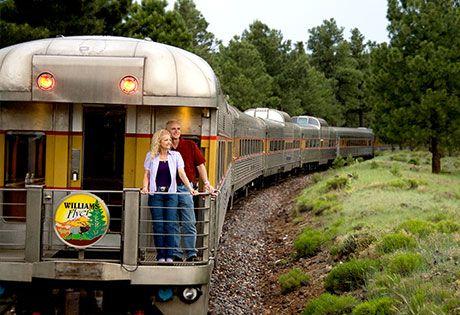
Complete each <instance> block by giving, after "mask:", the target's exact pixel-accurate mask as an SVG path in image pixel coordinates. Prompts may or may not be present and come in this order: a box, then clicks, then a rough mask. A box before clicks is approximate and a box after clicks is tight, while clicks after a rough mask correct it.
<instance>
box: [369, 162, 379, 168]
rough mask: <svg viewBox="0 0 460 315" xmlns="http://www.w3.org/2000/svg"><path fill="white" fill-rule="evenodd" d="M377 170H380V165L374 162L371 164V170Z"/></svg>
mask: <svg viewBox="0 0 460 315" xmlns="http://www.w3.org/2000/svg"><path fill="white" fill-rule="evenodd" d="M376 168H379V163H377V162H376V161H372V162H371V169H376Z"/></svg>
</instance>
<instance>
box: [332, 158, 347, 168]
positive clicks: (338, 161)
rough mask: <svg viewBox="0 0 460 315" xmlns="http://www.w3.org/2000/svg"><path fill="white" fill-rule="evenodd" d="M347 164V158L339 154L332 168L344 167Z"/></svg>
mask: <svg viewBox="0 0 460 315" xmlns="http://www.w3.org/2000/svg"><path fill="white" fill-rule="evenodd" d="M345 164H346V162H345V159H344V158H343V157H342V156H340V155H339V156H338V157H336V158H335V159H334V161H333V162H332V168H335V169H337V168H341V167H344V166H345Z"/></svg>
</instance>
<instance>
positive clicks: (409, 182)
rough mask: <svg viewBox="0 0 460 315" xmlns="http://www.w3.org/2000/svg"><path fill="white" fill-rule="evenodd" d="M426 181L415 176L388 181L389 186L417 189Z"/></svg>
mask: <svg viewBox="0 0 460 315" xmlns="http://www.w3.org/2000/svg"><path fill="white" fill-rule="evenodd" d="M423 184H424V183H423V182H422V181H420V180H417V179H413V178H399V179H396V180H393V181H390V182H388V184H387V185H388V186H390V187H394V188H400V189H415V188H417V187H419V186H421V185H423Z"/></svg>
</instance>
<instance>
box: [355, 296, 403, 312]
mask: <svg viewBox="0 0 460 315" xmlns="http://www.w3.org/2000/svg"><path fill="white" fill-rule="evenodd" d="M393 304H394V301H393V300H392V299H390V298H389V297H382V298H378V299H373V300H370V301H367V302H363V303H361V304H358V305H357V306H356V307H355V308H354V309H353V313H352V314H353V315H391V314H394V313H395V312H394V311H393V310H392V309H391V308H392V306H393Z"/></svg>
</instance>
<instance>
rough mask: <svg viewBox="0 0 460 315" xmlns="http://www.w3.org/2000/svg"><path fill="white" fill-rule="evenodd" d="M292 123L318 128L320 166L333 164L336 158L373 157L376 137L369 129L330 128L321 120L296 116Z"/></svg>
mask: <svg viewBox="0 0 460 315" xmlns="http://www.w3.org/2000/svg"><path fill="white" fill-rule="evenodd" d="M292 121H293V122H294V123H296V124H298V125H300V126H303V127H309V128H316V129H318V130H319V132H320V138H319V140H320V151H321V154H320V157H319V164H326V163H331V162H332V161H333V160H334V159H335V158H336V157H338V156H342V157H348V156H352V157H372V156H373V155H374V146H373V143H374V135H373V133H372V130H370V129H368V128H363V127H359V128H348V127H329V124H328V123H327V122H326V121H325V120H324V119H321V118H317V117H312V116H294V117H292Z"/></svg>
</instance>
